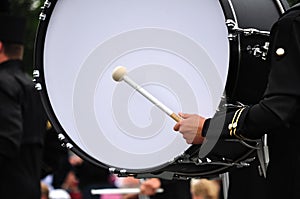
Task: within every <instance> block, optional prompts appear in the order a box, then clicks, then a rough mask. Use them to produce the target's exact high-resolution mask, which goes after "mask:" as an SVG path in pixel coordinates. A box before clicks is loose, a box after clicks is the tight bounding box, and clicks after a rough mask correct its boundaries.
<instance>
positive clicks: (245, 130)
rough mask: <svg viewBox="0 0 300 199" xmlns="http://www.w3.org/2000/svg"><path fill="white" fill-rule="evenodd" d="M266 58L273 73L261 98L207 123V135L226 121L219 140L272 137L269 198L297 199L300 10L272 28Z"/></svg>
mask: <svg viewBox="0 0 300 199" xmlns="http://www.w3.org/2000/svg"><path fill="white" fill-rule="evenodd" d="M268 53H269V54H268V60H267V61H268V62H269V64H270V66H271V70H270V75H269V80H268V86H267V88H266V91H265V94H264V97H263V99H262V100H261V101H260V102H259V103H258V104H255V105H251V106H247V107H245V108H244V109H239V110H238V111H228V112H227V113H226V114H223V113H217V114H216V115H215V116H214V117H213V118H212V119H208V120H207V121H206V122H205V128H206V130H205V131H204V132H205V133H208V134H209V132H210V130H212V131H217V130H219V131H220V129H216V128H215V127H214V126H220V125H213V124H220V123H221V122H222V124H224V125H221V127H223V129H221V131H222V134H221V138H228V137H230V136H233V137H234V136H235V135H233V132H234V133H235V134H236V135H237V136H239V137H241V136H243V137H245V138H260V137H261V136H262V135H264V134H268V145H269V152H270V164H269V167H268V171H267V183H268V189H269V190H268V192H269V198H272V199H274V198H289V199H292V198H293V199H296V198H300V114H299V113H300V6H299V5H298V6H296V7H294V8H292V9H290V10H289V11H287V12H286V13H285V14H284V15H283V16H282V17H281V18H280V19H279V20H278V22H276V23H275V24H274V26H273V27H272V30H271V38H270V48H269V52H268ZM254 81H255V80H254ZM234 123H236V124H235V125H233V124H234ZM230 132H231V134H232V135H230ZM208 134H207V136H208Z"/></svg>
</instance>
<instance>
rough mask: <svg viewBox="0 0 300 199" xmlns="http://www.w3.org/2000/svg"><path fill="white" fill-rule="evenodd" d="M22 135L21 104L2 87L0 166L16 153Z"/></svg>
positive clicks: (0, 105)
mask: <svg viewBox="0 0 300 199" xmlns="http://www.w3.org/2000/svg"><path fill="white" fill-rule="evenodd" d="M21 136H22V113H21V105H20V104H19V103H18V102H17V101H15V99H14V98H13V97H12V96H10V95H8V94H7V92H5V90H3V89H1V88H0V167H1V164H2V163H3V161H5V159H6V158H10V157H13V156H14V155H15V154H16V152H17V150H18V147H19V146H20V142H21Z"/></svg>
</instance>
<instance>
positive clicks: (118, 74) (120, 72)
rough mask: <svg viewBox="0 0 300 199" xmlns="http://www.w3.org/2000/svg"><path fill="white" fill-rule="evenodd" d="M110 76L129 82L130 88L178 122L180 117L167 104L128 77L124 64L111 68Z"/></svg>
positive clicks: (116, 79)
mask: <svg viewBox="0 0 300 199" xmlns="http://www.w3.org/2000/svg"><path fill="white" fill-rule="evenodd" d="M112 78H113V79H114V80H115V81H118V82H120V81H122V80H124V81H125V82H126V83H127V84H129V85H130V86H131V87H132V88H134V89H135V90H136V91H138V92H139V93H140V94H142V95H143V96H144V97H146V98H147V99H148V100H149V101H150V102H152V103H153V104H154V105H155V106H157V107H158V108H159V109H161V110H162V111H163V112H165V113H166V114H168V115H169V116H170V117H171V118H172V119H173V120H175V121H176V122H179V121H180V120H181V119H182V118H181V117H180V116H178V115H177V114H175V113H174V112H173V111H172V110H171V109H169V108H168V107H167V106H165V105H164V104H163V103H161V102H160V101H159V100H158V99H156V98H155V97H154V96H153V95H151V94H150V93H149V92H148V91H146V90H145V89H143V88H142V87H141V86H139V85H138V84H137V83H135V82H134V81H133V80H132V79H130V77H128V75H127V71H126V68H125V67H124V66H117V67H116V68H115V69H114V70H113V73H112Z"/></svg>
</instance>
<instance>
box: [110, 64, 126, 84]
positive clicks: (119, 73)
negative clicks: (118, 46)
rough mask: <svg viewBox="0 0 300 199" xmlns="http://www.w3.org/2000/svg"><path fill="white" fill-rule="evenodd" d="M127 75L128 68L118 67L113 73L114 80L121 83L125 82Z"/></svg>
mask: <svg viewBox="0 0 300 199" xmlns="http://www.w3.org/2000/svg"><path fill="white" fill-rule="evenodd" d="M126 74H127V71H126V68H125V67H124V66H117V67H116V68H115V69H114V70H113V73H112V78H113V79H114V80H115V81H117V82H119V81H122V80H123V77H124V75H126Z"/></svg>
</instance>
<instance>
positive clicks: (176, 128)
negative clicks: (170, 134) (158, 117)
mask: <svg viewBox="0 0 300 199" xmlns="http://www.w3.org/2000/svg"><path fill="white" fill-rule="evenodd" d="M179 128H180V121H179V122H177V123H176V124H175V126H174V127H173V129H174V131H179Z"/></svg>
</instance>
